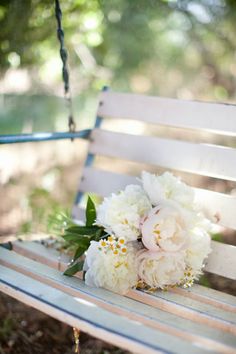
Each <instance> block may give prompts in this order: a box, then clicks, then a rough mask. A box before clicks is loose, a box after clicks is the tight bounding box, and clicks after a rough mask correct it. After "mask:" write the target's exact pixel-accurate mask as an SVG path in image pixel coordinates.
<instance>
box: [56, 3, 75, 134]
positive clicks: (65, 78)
mask: <svg viewBox="0 0 236 354" xmlns="http://www.w3.org/2000/svg"><path fill="white" fill-rule="evenodd" d="M55 15H56V19H57V38H58V40H59V42H60V56H61V60H62V78H63V82H64V95H65V99H66V102H67V105H68V109H69V117H68V126H69V131H70V132H72V133H74V132H75V129H76V124H75V121H74V117H73V109H72V99H71V92H70V76H69V70H68V63H67V59H68V54H67V50H66V48H65V45H64V31H63V29H62V24H61V19H62V12H61V7H60V3H59V0H55Z"/></svg>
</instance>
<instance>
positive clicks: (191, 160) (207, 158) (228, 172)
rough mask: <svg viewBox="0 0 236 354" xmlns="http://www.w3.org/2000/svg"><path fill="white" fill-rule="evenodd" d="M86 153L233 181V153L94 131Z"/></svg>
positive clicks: (235, 153) (235, 169)
mask: <svg viewBox="0 0 236 354" xmlns="http://www.w3.org/2000/svg"><path fill="white" fill-rule="evenodd" d="M89 152H90V153H92V154H97V155H103V156H108V157H116V158H122V159H125V160H129V161H136V162H143V163H147V164H153V165H158V166H161V167H165V168H171V169H174V170H180V171H185V172H190V173H195V174H199V175H204V176H210V177H216V178H222V179H226V180H232V181H235V180H236V164H235V163H234V161H235V159H236V149H233V148H228V147H222V146H221V147H220V146H216V145H208V144H194V143H189V142H182V141H177V140H170V139H163V138H156V137H153V136H140V135H131V134H123V133H115V132H110V131H106V130H101V129H94V130H93V132H92V134H91V143H90V145H89Z"/></svg>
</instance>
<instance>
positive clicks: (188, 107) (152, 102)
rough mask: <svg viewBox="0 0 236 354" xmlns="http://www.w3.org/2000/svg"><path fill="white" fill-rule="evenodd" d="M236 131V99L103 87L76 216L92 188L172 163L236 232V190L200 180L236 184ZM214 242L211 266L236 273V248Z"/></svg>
mask: <svg viewBox="0 0 236 354" xmlns="http://www.w3.org/2000/svg"><path fill="white" fill-rule="evenodd" d="M117 120H118V121H117ZM134 121H136V122H134ZM117 122H118V123H119V128H118V129H119V131H117ZM134 123H135V124H136V125H135V124H134ZM114 128H116V131H115V130H114ZM173 132H174V134H175V138H174V139H173V134H172V133H173ZM170 133H171V136H170ZM163 135H166V136H167V137H163ZM160 136H161V137H160ZM235 137H236V106H235V105H231V104H227V105H226V104H213V103H202V102H195V101H192V102H191V101H182V100H177V99H169V98H159V97H149V96H144V95H136V94H124V93H115V92H111V91H105V92H102V93H101V95H100V99H99V106H98V111H97V119H96V123H95V127H94V129H93V130H92V133H91V136H90V141H89V146H88V156H87V159H86V162H85V166H84V168H83V171H82V177H81V180H80V183H79V192H78V194H77V198H76V202H75V205H74V208H73V216H74V217H75V218H79V219H81V218H83V214H84V212H83V209H82V207H81V201H82V199H83V198H82V197H83V194H84V193H89V194H91V193H94V194H96V195H98V196H101V197H104V196H107V195H109V194H110V193H111V192H117V191H119V190H120V189H122V188H123V187H124V186H126V185H127V184H130V183H136V184H137V183H139V182H138V180H137V178H136V177H135V175H136V176H138V175H139V174H140V172H141V170H142V169H145V170H149V171H152V172H159V171H163V169H164V170H171V171H172V172H173V173H174V174H175V175H179V174H182V176H183V180H185V181H186V182H187V183H189V184H191V185H192V186H194V187H195V192H196V201H197V203H198V204H199V205H200V207H201V208H202V209H203V210H204V211H205V213H206V215H207V216H208V217H210V218H211V220H213V221H214V222H215V223H216V224H217V225H219V226H221V227H222V228H224V229H225V228H226V229H228V230H229V231H230V232H231V233H233V230H236V196H235V195H233V194H230V193H229V194H226V193H219V192H216V191H213V190H209V189H206V188H199V187H202V186H203V185H204V186H205V185H208V186H210V188H212V186H213V188H214V189H217V188H218V189H220V190H222V188H223V187H224V186H226V188H225V189H226V190H229V191H231V190H233V189H234V188H235V187H236V183H235V181H236V148H235V147H236V144H235V142H236V140H235ZM189 138H193V139H194V141H189ZM212 141H214V143H212ZM216 143H217V145H216ZM219 144H221V145H219ZM229 144H231V146H227V145H229ZM104 157H105V158H104ZM110 159H112V160H110ZM130 174H131V175H130ZM235 240H236V234H235ZM212 248H213V252H212V254H211V256H210V257H209V260H208V263H207V265H206V270H207V271H208V272H211V273H215V274H218V275H221V276H224V277H228V278H230V279H236V247H235V246H233V245H227V244H224V243H222V242H216V241H212Z"/></svg>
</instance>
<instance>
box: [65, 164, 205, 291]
mask: <svg viewBox="0 0 236 354" xmlns="http://www.w3.org/2000/svg"><path fill="white" fill-rule="evenodd" d="M140 182H141V185H128V186H127V187H126V188H125V189H124V190H122V191H120V192H119V193H117V194H112V195H111V196H109V197H107V198H105V199H104V201H103V203H102V204H100V205H99V206H98V207H97V210H96V209H95V206H94V203H93V202H92V200H91V199H90V198H89V199H88V203H87V209H86V219H87V221H86V225H85V226H70V227H69V228H67V229H66V230H65V234H64V238H65V240H66V241H67V242H72V243H74V244H76V245H77V249H76V252H75V257H74V259H73V262H72V264H71V265H70V266H69V268H68V269H67V271H66V272H65V274H66V275H73V274H75V273H76V272H77V271H81V270H83V271H84V272H85V283H86V284H87V285H89V286H94V287H103V288H106V289H109V290H111V291H114V292H117V293H120V294H125V293H126V292H127V291H129V290H130V289H132V288H137V287H142V288H146V289H149V290H150V289H168V288H169V287H175V286H183V287H189V286H191V285H192V284H193V282H194V280H196V279H198V277H199V275H200V274H201V272H202V268H203V266H204V260H205V259H206V257H207V256H208V254H209V253H210V252H211V238H210V235H209V231H210V227H211V224H210V222H209V221H208V220H207V219H206V218H205V217H204V215H203V214H202V213H201V212H200V211H199V210H198V208H197V206H196V205H195V203H194V190H193V189H192V188H191V187H189V186H187V185H186V184H185V183H183V182H182V181H181V180H180V179H179V178H177V177H175V176H174V175H172V174H171V173H169V172H165V173H164V174H163V175H160V176H157V175H154V174H150V173H148V172H145V171H144V172H142V175H141V180H140ZM83 254H85V261H83V260H82V261H78V260H79V259H80V258H79V257H80V256H82V255H83Z"/></svg>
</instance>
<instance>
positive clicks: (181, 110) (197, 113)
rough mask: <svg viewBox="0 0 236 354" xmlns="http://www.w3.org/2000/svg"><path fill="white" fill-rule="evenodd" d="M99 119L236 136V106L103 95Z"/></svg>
mask: <svg viewBox="0 0 236 354" xmlns="http://www.w3.org/2000/svg"><path fill="white" fill-rule="evenodd" d="M100 102H102V104H100V105H99V107H98V114H99V115H100V116H102V117H113V118H124V119H134V120H141V121H142V122H147V123H154V124H162V125H166V126H174V127H182V128H191V129H201V130H206V131H210V132H217V133H220V134H226V135H232V136H235V135H236V106H235V105H231V104H216V103H206V102H197V101H183V100H177V99H172V98H161V97H151V96H144V95H137V94H126V93H117V92H112V91H106V92H102V93H101V95H100Z"/></svg>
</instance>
